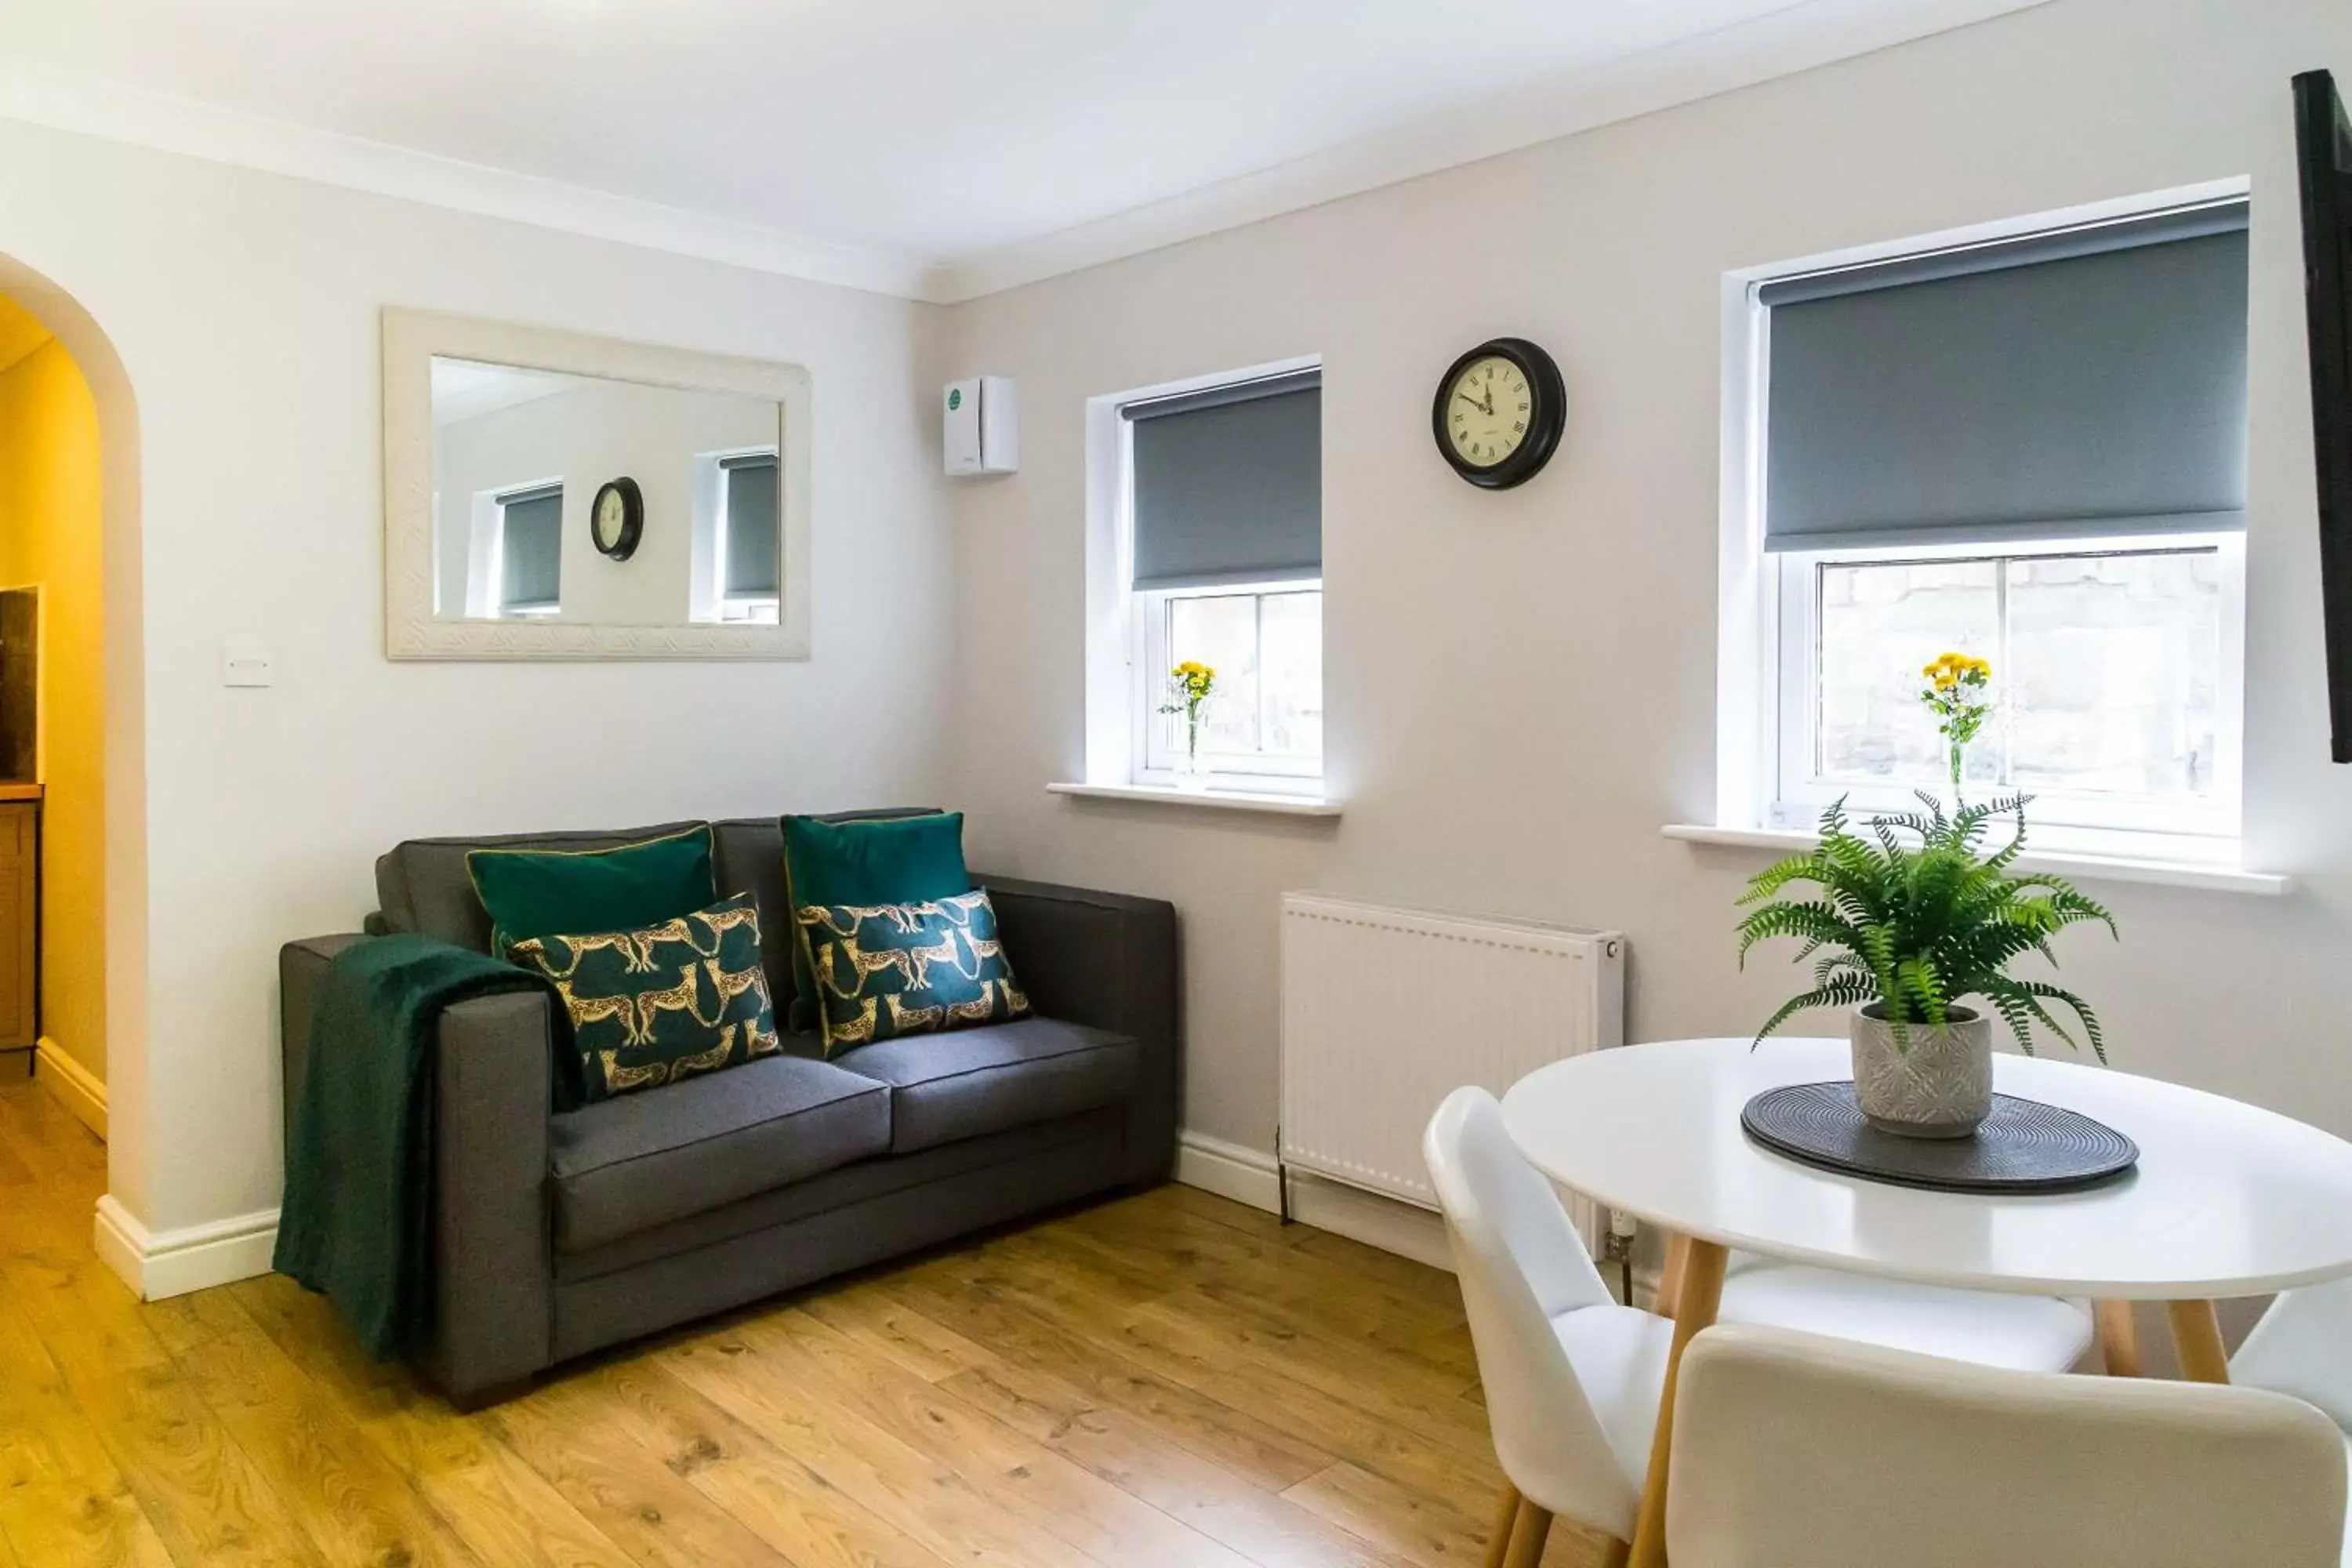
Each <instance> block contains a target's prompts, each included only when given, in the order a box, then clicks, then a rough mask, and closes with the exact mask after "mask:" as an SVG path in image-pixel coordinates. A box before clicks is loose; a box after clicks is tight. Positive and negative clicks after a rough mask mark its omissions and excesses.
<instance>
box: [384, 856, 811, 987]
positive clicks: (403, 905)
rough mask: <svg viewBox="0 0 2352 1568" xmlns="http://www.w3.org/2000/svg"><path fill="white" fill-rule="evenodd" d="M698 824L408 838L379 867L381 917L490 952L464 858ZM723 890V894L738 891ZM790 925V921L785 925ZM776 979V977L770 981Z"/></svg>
mask: <svg viewBox="0 0 2352 1568" xmlns="http://www.w3.org/2000/svg"><path fill="white" fill-rule="evenodd" d="M699 826H702V824H700V823H698V822H666V823H660V824H657V825H656V826H651V827H632V828H626V829H624V830H622V831H620V832H617V833H509V834H500V835H497V836H494V837H481V838H410V839H406V840H404V841H403V842H402V843H399V844H396V845H394V847H392V849H391V851H390V852H389V853H388V854H386V855H384V856H383V858H380V859H379V860H377V861H376V863H375V896H376V906H377V910H378V912H379V913H381V914H382V915H383V925H384V929H385V930H386V931H422V932H424V933H425V935H426V936H429V937H437V938H439V939H440V940H441V941H443V942H456V943H457V945H458V946H459V947H470V948H472V949H473V950H474V951H475V952H489V951H490V917H489V912H488V910H484V909H483V908H482V900H481V896H480V895H479V894H478V893H476V892H475V891H474V879H473V876H472V874H471V873H470V872H468V871H467V868H466V857H467V856H468V855H470V854H472V853H473V852H474V851H475V850H477V849H566V850H590V851H593V850H599V849H616V848H618V847H621V846H622V845H625V844H639V843H643V842H644V841H645V840H646V839H648V838H667V837H671V836H672V835H674V834H678V833H683V832H685V831H687V830H688V829H689V828H693V827H699ZM740 890H741V889H737V888H721V889H719V891H721V892H722V893H733V892H740ZM786 923H787V924H789V923H790V922H789V921H787V922H786ZM771 978H773V977H772V976H771Z"/></svg>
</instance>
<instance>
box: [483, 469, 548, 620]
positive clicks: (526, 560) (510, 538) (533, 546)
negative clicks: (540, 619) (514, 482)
mask: <svg viewBox="0 0 2352 1568" xmlns="http://www.w3.org/2000/svg"><path fill="white" fill-rule="evenodd" d="M499 520H500V521H499V528H500V530H501V533H500V538H499V555H500V556H501V557H502V558H503V559H504V563H505V567H504V571H505V580H504V582H502V583H501V584H499V607H500V608H501V609H506V610H540V609H552V608H554V607H555V606H556V605H560V604H561V603H562V598H563V576H562V572H563V487H562V485H545V486H542V487H541V488H540V489H533V490H517V491H515V492H514V493H512V494H511V495H504V496H500V497H499Z"/></svg>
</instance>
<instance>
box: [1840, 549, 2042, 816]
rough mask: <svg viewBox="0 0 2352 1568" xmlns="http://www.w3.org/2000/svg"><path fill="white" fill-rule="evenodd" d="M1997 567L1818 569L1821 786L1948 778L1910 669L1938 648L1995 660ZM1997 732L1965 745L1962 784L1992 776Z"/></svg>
mask: <svg viewBox="0 0 2352 1568" xmlns="http://www.w3.org/2000/svg"><path fill="white" fill-rule="evenodd" d="M1820 571H1821V576H1820V583H1819V591H1820V594H1821V671H1820V697H1819V702H1820V707H1819V710H1818V712H1819V734H1820V754H1819V756H1818V758H1817V759H1816V766H1817V767H1818V769H1819V771H1820V775H1821V776H1822V777H1823V778H1828V779H1857V780H1860V779H1898V780H1916V781H1917V782H1919V783H1921V784H1941V783H1943V782H1945V780H1946V779H1947V778H1948V774H1947V773H1946V764H1945V761H1944V756H1945V752H1944V738H1943V737H1942V736H1941V735H1938V734H1937V732H1936V719H1935V716H1934V715H1933V714H1932V713H1930V712H1929V711H1928V710H1927V708H1926V707H1925V706H1924V705H1922V704H1921V702H1920V700H1919V686H1920V677H1919V667H1920V666H1922V665H1924V664H1926V663H1927V661H1928V660H1929V659H1931V658H1935V657H1936V656H1937V654H1939V653H1942V652H1943V651H1945V650H1946V649H1947V648H1952V649H1957V650H1958V651H1959V652H1961V653H1966V654H1973V655H1975V656H1976V657H1978V658H1989V659H1993V660H1995V661H1996V668H1995V674H1996V675H1998V674H1999V673H2000V671H1999V668H1998V662H1997V661H1998V660H1999V658H2000V646H1999V645H2000V577H1999V574H2000V563H1999V562H1995V561H1904V562H1887V563H1864V564H1860V565H1837V566H1830V565H1824V566H1822V568H1821V569H1820ZM1998 728H1999V726H1998V725H1995V724H1990V723H1989V724H1987V725H1986V726H1985V729H1984V731H1983V732H1982V733H1981V734H1979V736H1978V738H1977V741H1976V743H1975V744H1974V745H1972V746H1970V747H1969V778H1970V779H1971V780H1983V781H1987V782H1990V781H1992V780H1996V779H1998V778H1999V777H2000V735H1999V734H1998V733H1997V731H1998Z"/></svg>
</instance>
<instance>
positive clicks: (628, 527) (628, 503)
mask: <svg viewBox="0 0 2352 1568" xmlns="http://www.w3.org/2000/svg"><path fill="white" fill-rule="evenodd" d="M645 531H646V495H645V492H644V491H643V490H641V489H637V481H636V480H635V479H629V478H627V477H626V476H623V477H622V478H620V479H612V480H609V481H607V482H606V483H605V485H604V489H600V490H598V491H597V492H596V504H595V505H594V506H593V507H591V508H590V509H589V511H588V537H589V538H590V539H591V540H592V541H593V542H594V543H595V546H596V548H597V549H598V550H600V551H602V552H604V553H605V554H607V555H609V556H611V557H612V558H613V559H614V560H615V561H626V560H627V559H628V558H629V557H630V556H632V555H635V553H636V552H637V541H638V540H639V539H640V538H642V537H643V536H644V534H645Z"/></svg>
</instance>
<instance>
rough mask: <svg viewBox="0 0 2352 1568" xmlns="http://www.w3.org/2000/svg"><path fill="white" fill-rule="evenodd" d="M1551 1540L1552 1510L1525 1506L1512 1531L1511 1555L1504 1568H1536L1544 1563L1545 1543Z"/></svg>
mask: <svg viewBox="0 0 2352 1568" xmlns="http://www.w3.org/2000/svg"><path fill="white" fill-rule="evenodd" d="M1550 1539H1551V1510H1549V1509H1542V1508H1538V1507H1537V1506H1536V1505H1535V1504H1533V1503H1528V1504H1525V1505H1524V1506H1522V1507H1521V1508H1520V1510H1519V1522H1518V1523H1517V1526H1516V1527H1514V1528H1513V1529H1512V1531H1511V1550H1510V1554H1509V1555H1508V1556H1507V1557H1505V1558H1504V1559H1503V1568H1536V1565H1537V1564H1538V1563H1541V1562H1542V1561H1543V1553H1544V1542H1547V1541H1549V1540H1550Z"/></svg>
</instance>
